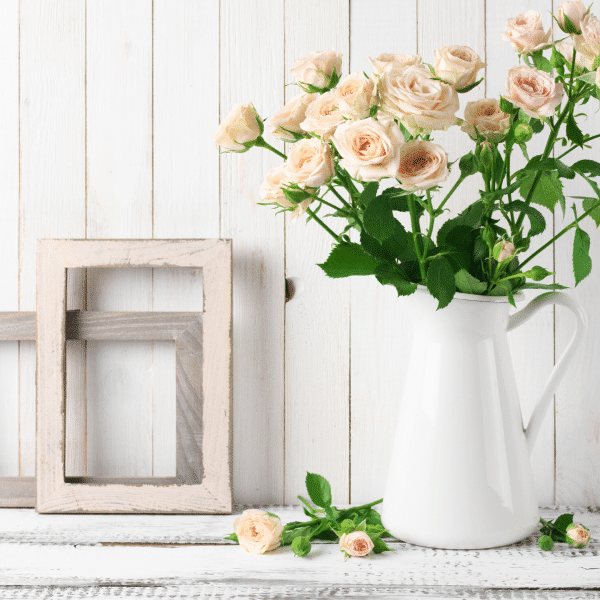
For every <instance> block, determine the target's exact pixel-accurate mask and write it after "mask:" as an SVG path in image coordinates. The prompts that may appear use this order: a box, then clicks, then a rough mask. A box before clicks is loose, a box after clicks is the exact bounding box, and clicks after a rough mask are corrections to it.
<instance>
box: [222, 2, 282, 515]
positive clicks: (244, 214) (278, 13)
mask: <svg viewBox="0 0 600 600" xmlns="http://www.w3.org/2000/svg"><path fill="white" fill-rule="evenodd" d="M220 5H221V13H220V14H221V16H220V23H221V30H220V40H221V57H220V77H219V81H220V86H219V88H220V116H221V119H223V118H225V117H226V116H227V114H228V113H229V111H230V110H231V109H232V108H233V106H234V105H235V104H238V103H247V102H253V103H254V105H255V107H256V109H257V110H258V112H259V114H260V115H261V117H263V118H264V117H266V116H268V115H270V114H273V113H274V112H275V111H276V110H279V108H280V107H282V106H283V104H284V87H283V86H284V83H285V82H284V50H283V46H284V37H285V31H284V24H283V15H284V7H285V6H286V4H285V3H284V2H282V1H281V0H246V1H244V2H239V1H238V0H221V3H220ZM250 48H251V49H252V50H251V51H250V50H249V49H250ZM268 139H269V143H271V144H274V145H276V146H277V147H278V148H279V149H280V150H281V149H282V144H281V143H279V142H278V141H277V140H274V139H273V138H272V137H270V136H269V137H268ZM279 164H281V159H280V158H278V157H276V156H275V155H274V154H271V153H270V152H268V151H266V150H254V151H251V152H246V153H244V154H234V153H229V154H222V155H221V157H220V171H221V235H223V236H227V237H232V238H235V244H234V249H233V252H234V259H233V260H234V263H233V280H234V289H235V295H234V309H233V311H234V323H235V325H234V332H233V335H234V341H233V347H234V360H233V364H234V367H233V368H234V375H233V389H234V425H233V432H234V433H233V435H234V446H235V448H236V453H235V462H234V475H233V477H234V489H235V495H236V500H237V501H238V502H244V503H268V502H278V503H281V502H283V501H284V480H285V475H284V452H285V448H284V437H285V434H284V285H285V283H284V277H285V270H284V268H285V267H284V261H285V244H284V224H283V222H282V221H283V217H282V216H281V215H279V216H276V215H275V214H274V212H273V211H271V210H269V208H268V207H265V206H259V205H258V204H257V203H258V202H260V198H259V193H258V191H259V188H260V184H261V182H262V181H263V179H264V177H265V175H266V174H267V172H268V171H269V169H270V168H272V167H274V166H275V165H279Z"/></svg>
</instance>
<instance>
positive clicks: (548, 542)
mask: <svg viewBox="0 0 600 600" xmlns="http://www.w3.org/2000/svg"><path fill="white" fill-rule="evenodd" d="M538 546H539V547H540V550H552V548H553V546H554V540H553V539H552V538H551V537H550V536H549V535H543V536H542V537H541V538H540V539H539V540H538Z"/></svg>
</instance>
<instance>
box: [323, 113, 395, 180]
mask: <svg viewBox="0 0 600 600" xmlns="http://www.w3.org/2000/svg"><path fill="white" fill-rule="evenodd" d="M331 141H332V142H333V143H334V144H335V147H336V148H337V150H338V152H339V153H340V154H341V155H342V160H341V161H340V165H341V166H342V167H343V168H344V169H346V170H347V171H348V173H350V175H351V176H352V177H354V178H356V179H360V180H361V181H379V180H380V179H382V178H383V177H395V176H396V172H397V170H398V164H399V161H400V157H399V150H400V146H401V145H402V144H403V142H404V138H403V136H402V132H401V131H400V128H399V127H398V125H396V123H395V122H394V120H393V119H391V118H389V117H380V118H379V120H375V119H374V118H372V117H369V118H368V119H362V120H361V121H347V122H346V123H344V124H343V125H340V126H339V127H338V128H337V131H336V132H335V134H334V135H333V137H332V139H331Z"/></svg>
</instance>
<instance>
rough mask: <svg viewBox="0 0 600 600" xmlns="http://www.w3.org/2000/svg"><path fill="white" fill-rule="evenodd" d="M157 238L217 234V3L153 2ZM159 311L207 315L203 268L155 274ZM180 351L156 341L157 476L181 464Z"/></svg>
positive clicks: (170, 472) (214, 0)
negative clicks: (177, 417)
mask: <svg viewBox="0 0 600 600" xmlns="http://www.w3.org/2000/svg"><path fill="white" fill-rule="evenodd" d="M153 19H154V42H153V46H154V49H153V61H154V81H153V92H154V213H153V222H154V237H156V238H211V237H212V238H215V237H219V154H218V152H216V150H215V147H214V144H213V143H212V134H213V131H215V130H216V128H217V127H218V124H219V90H218V87H216V86H213V87H212V88H210V93H207V88H206V82H207V81H212V82H215V81H218V80H219V2H218V0H210V1H209V2H203V3H199V2H196V1H195V0H181V1H179V2H169V1H168V0H155V2H154V17H153ZM153 308H154V310H178V311H184V310H185V311H201V310H202V271H201V270H194V271H192V270H190V269H155V270H154V295H153ZM174 361H175V354H174V345H173V344H170V343H165V342H163V343H158V342H156V343H155V344H154V369H153V371H154V409H153V456H154V459H153V473H154V475H155V476H172V475H174V474H175V473H174V467H175V436H174V432H175V362H174Z"/></svg>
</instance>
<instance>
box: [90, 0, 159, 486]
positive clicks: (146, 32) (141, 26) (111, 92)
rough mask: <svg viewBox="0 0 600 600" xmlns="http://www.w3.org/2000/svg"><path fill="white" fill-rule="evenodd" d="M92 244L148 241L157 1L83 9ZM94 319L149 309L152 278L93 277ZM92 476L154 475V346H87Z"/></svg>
mask: <svg viewBox="0 0 600 600" xmlns="http://www.w3.org/2000/svg"><path fill="white" fill-rule="evenodd" d="M86 53H87V173H88V181H87V186H88V187H87V198H88V207H87V210H88V212H87V236H88V237H90V238H150V237H152V2H151V0H130V1H128V2H119V1H118V0H102V1H100V0H89V1H88V3H87V48H86ZM88 309H89V310H151V309H152V271H151V270H150V269H147V270H143V269H140V270H137V269H136V270H135V271H133V272H132V271H128V270H122V269H114V270H110V269H94V270H91V272H89V273H88ZM87 358H88V474H89V475H97V476H100V475H103V476H115V475H119V476H149V475H151V474H152V377H148V373H149V372H150V371H151V369H152V345H151V344H149V343H141V342H140V343H135V342H115V343H112V342H108V343H93V344H88V353H87Z"/></svg>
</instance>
